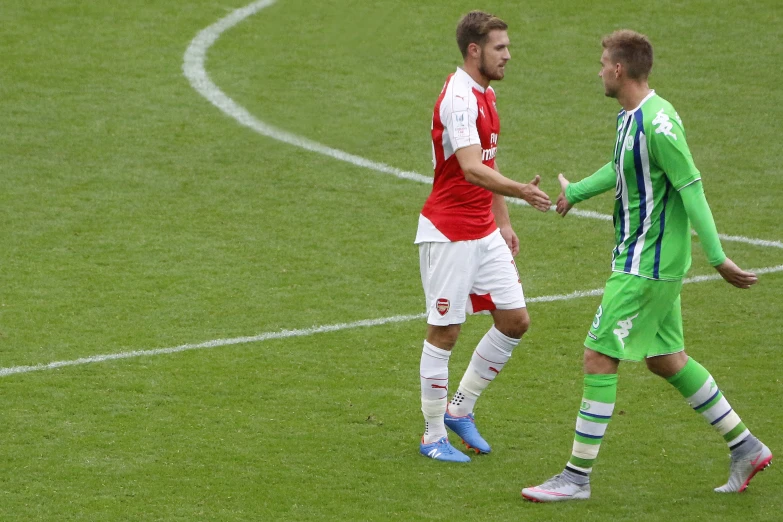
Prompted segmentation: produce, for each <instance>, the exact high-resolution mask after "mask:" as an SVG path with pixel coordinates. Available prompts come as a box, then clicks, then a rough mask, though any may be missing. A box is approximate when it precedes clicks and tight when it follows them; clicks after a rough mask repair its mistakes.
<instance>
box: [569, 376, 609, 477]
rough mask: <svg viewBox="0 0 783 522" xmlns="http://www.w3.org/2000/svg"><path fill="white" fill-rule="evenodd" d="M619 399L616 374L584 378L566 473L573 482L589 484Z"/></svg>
mask: <svg viewBox="0 0 783 522" xmlns="http://www.w3.org/2000/svg"><path fill="white" fill-rule="evenodd" d="M616 398H617V374H616V373H612V374H598V375H585V377H584V394H583V398H582V405H581V407H580V408H579V415H577V417H576V433H575V434H574V446H573V449H572V451H571V458H570V459H569V460H568V464H566V469H565V474H566V475H567V476H568V478H569V479H570V480H572V481H573V482H576V483H586V482H588V481H589V476H590V472H591V471H592V470H593V461H594V460H595V459H596V457H598V450H599V449H600V447H601V441H602V440H603V438H604V433H606V427H607V425H608V424H609V421H610V420H612V412H613V411H614V402H615V400H616Z"/></svg>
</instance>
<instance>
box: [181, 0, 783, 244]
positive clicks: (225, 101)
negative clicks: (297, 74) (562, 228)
mask: <svg viewBox="0 0 783 522" xmlns="http://www.w3.org/2000/svg"><path fill="white" fill-rule="evenodd" d="M275 2H276V0H260V1H258V2H253V3H251V4H248V5H246V6H245V7H242V8H240V9H237V10H235V11H232V12H231V13H230V14H229V15H228V16H226V17H224V18H221V19H220V20H218V21H217V22H215V23H214V24H212V25H210V26H209V27H207V28H206V29H204V30H202V31H201V32H199V33H198V34H197V35H196V37H195V38H194V39H193V40H192V41H191V42H190V45H189V46H188V48H187V50H186V51H185V57H184V61H183V64H182V71H183V73H184V74H185V77H186V78H187V79H188V81H189V82H190V85H191V86H192V87H193V88H194V89H195V90H196V92H198V93H199V94H201V96H203V97H204V98H206V99H207V101H209V102H210V103H211V104H212V105H214V106H215V107H217V108H218V109H220V110H221V111H222V112H223V113H224V114H226V115H227V116H229V117H231V118H233V119H234V120H236V121H237V122H239V123H240V124H242V125H244V126H245V127H248V128H250V129H251V130H253V131H255V132H257V133H258V134H261V135H262V136H266V137H268V138H272V139H274V140H278V141H282V142H283V143H287V144H289V145H293V146H295V147H299V148H302V149H305V150H308V151H310V152H317V153H318V154H323V155H324V156H329V157H331V158H334V159H337V160H340V161H345V162H347V163H351V164H353V165H356V166H359V167H364V168H368V169H370V170H374V171H376V172H382V173H384V174H391V175H392V176H396V177H398V178H402V179H408V180H411V181H418V182H419V183H427V184H430V185H431V184H432V178H431V177H430V176H424V175H422V174H419V173H418V172H411V171H406V170H400V169H398V168H395V167H392V166H390V165H386V164H385V163H380V162H377V161H372V160H369V159H367V158H362V157H361V156H356V155H355V154H350V153H348V152H345V151H342V150H338V149H334V148H332V147H328V146H326V145H323V144H321V143H318V142H316V141H312V140H309V139H307V138H304V137H302V136H297V135H296V134H292V133H290V132H286V131H284V130H282V129H278V128H276V127H274V126H272V125H269V124H267V123H264V122H262V121H261V120H259V119H258V118H256V117H255V116H253V115H252V114H250V112H249V111H248V110H247V109H245V108H244V107H242V106H241V105H239V104H238V103H237V102H235V101H234V100H232V99H231V98H229V97H228V96H227V95H226V94H225V93H224V92H223V91H221V90H220V89H219V88H218V86H217V85H215V84H214V82H212V80H210V78H209V74H207V70H206V66H205V64H206V61H207V51H208V50H209V48H210V47H212V45H213V44H214V43H215V42H216V41H217V39H218V38H220V35H222V34H223V33H224V32H225V31H227V30H229V29H231V28H232V27H234V26H235V25H237V24H238V23H240V22H242V21H243V20H245V19H246V18H248V17H250V16H252V15H254V14H256V13H258V12H259V11H261V10H262V9H265V8H267V7H269V6H271V5H273V4H274V3H275ZM506 201H508V202H509V203H512V204H515V205H526V206H527V203H526V202H525V201H522V200H521V199H516V198H506ZM550 208H551V209H554V208H555V207H554V205H552V206H551V207H550ZM569 213H570V214H572V215H575V216H580V217H586V218H593V219H600V220H603V221H611V220H612V216H609V215H606V214H601V213H599V212H593V211H592V210H580V209H576V208H575V209H571V211H570V212H569ZM720 238H721V239H722V240H724V241H738V242H741V243H747V244H751V245H757V246H768V247H775V248H781V249H783V243H781V242H779V241H767V240H764V239H752V238H746V237H742V236H726V235H720Z"/></svg>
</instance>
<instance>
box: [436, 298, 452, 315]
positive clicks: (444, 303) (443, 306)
mask: <svg viewBox="0 0 783 522" xmlns="http://www.w3.org/2000/svg"><path fill="white" fill-rule="evenodd" d="M449 306H450V303H449V300H448V299H444V298H443V297H441V298H440V299H438V300H437V301H435V308H436V309H437V310H438V313H439V314H440V315H442V316H443V315H446V314H447V313H448V312H449Z"/></svg>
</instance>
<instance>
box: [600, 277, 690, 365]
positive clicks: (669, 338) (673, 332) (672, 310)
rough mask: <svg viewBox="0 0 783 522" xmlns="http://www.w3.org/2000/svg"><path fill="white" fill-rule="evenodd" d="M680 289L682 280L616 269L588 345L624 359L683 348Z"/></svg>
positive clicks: (639, 358)
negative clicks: (653, 278) (669, 279)
mask: <svg viewBox="0 0 783 522" xmlns="http://www.w3.org/2000/svg"><path fill="white" fill-rule="evenodd" d="M680 290H682V281H654V280H652V279H645V278H644V277H638V276H634V275H631V274H626V273H622V272H614V273H613V274H612V275H611V276H610V277H609V280H608V281H607V282H606V288H605V289H604V297H603V299H602V300H601V306H599V307H598V312H597V313H596V314H595V319H593V324H592V327H591V328H590V330H589V331H588V332H587V338H585V346H586V347H588V348H590V349H591V350H595V351H596V352H599V353H602V354H604V355H608V356H609V357H613V358H615V359H621V360H624V361H641V360H642V359H644V358H646V357H655V356H656V355H666V354H670V353H676V352H680V351H682V350H683V349H684V348H685V339H684V337H683V334H682V313H681V311H680Z"/></svg>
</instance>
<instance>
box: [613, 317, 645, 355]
mask: <svg viewBox="0 0 783 522" xmlns="http://www.w3.org/2000/svg"><path fill="white" fill-rule="evenodd" d="M637 317H639V314H638V313H637V314H636V315H632V316H631V317H629V318H628V319H624V320H621V321H617V326H619V328H617V329H616V330H613V331H612V333H613V334H615V335H616V336H617V338H618V339H619V340H620V344H622V345H623V349H625V338H626V337H628V336H629V335H630V334H631V328H633V320H634V319H636V318H637Z"/></svg>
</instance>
